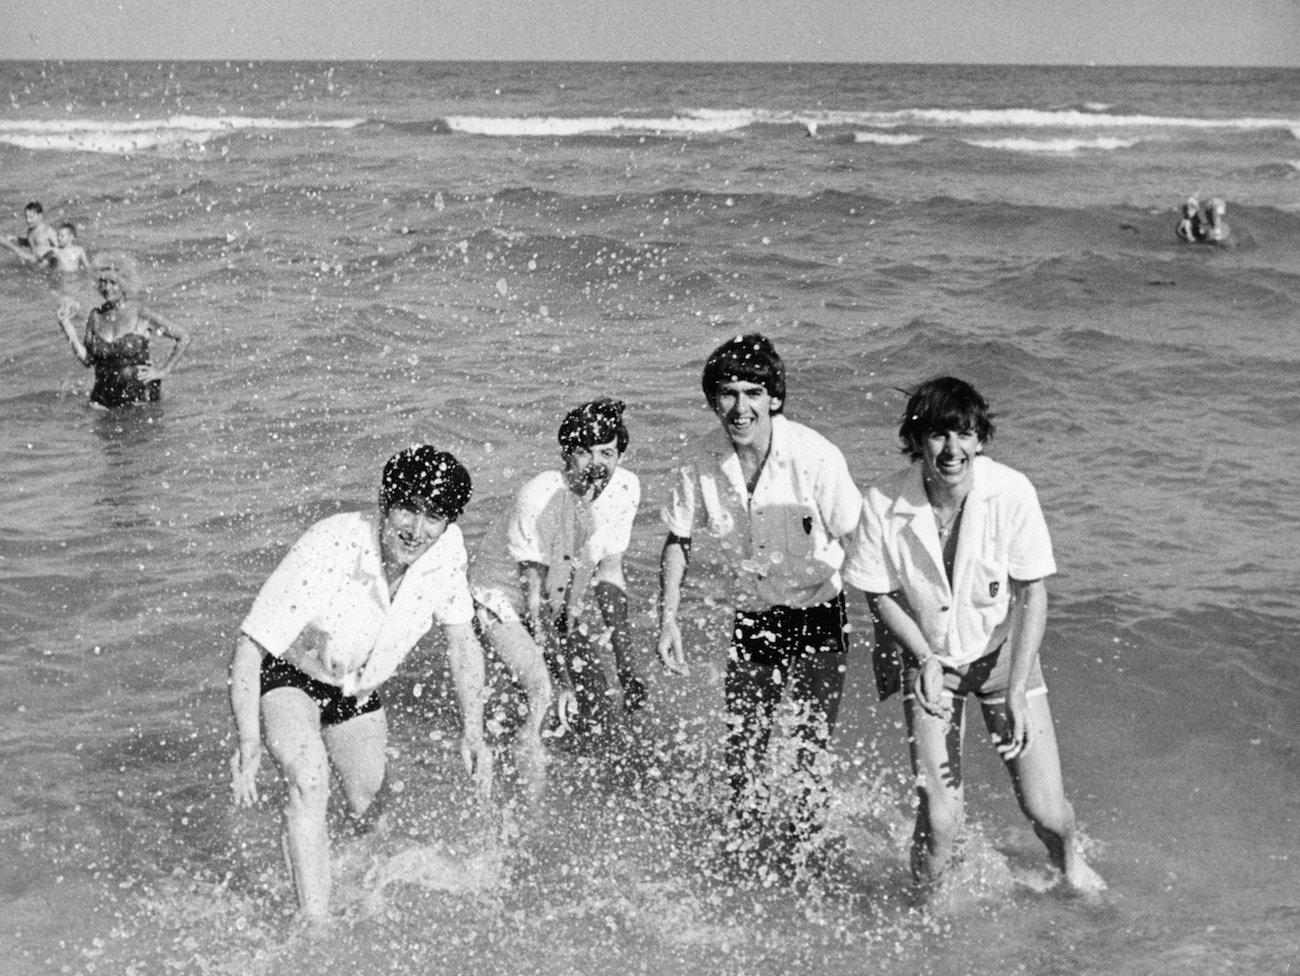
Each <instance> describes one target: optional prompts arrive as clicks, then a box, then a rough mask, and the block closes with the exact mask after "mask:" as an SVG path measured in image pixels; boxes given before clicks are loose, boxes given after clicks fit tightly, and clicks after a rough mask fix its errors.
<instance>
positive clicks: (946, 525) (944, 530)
mask: <svg viewBox="0 0 1300 976" xmlns="http://www.w3.org/2000/svg"><path fill="white" fill-rule="evenodd" d="M930 510H931V511H932V512H934V524H935V526H936V527H937V528H938V529H939V541H940V542H947V541H948V536H949V535H950V534H951V533H952V530H953V527H954V526H955V525H956V524H957V521H958V520H959V519H960V518H961V513H962V512H964V511H965V510H966V499H965V498H963V499H962V500H961V504H960V505H958V506H957V510H956V511H954V512H953V513H952V514H951V515H949V516H948V517H947V518H946V519H942V518H940V517H939V510H938V509H937V508H935V507H934V506H933V505H931V506H930Z"/></svg>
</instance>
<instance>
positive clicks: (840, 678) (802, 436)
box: [658, 334, 862, 829]
mask: <svg viewBox="0 0 1300 976" xmlns="http://www.w3.org/2000/svg"><path fill="white" fill-rule="evenodd" d="M702 386H703V390H704V396H705V399H706V400H707V401H708V404H709V407H710V408H711V409H712V410H713V413H714V415H715V416H716V417H717V418H718V422H719V427H720V429H715V430H714V432H713V434H712V435H710V436H709V437H708V438H707V439H705V440H703V441H702V442H700V443H699V444H698V449H697V450H696V451H695V452H694V455H693V457H692V458H691V459H690V460H689V461H688V462H687V463H686V464H684V465H682V466H681V467H679V468H678V469H677V479H676V482H675V483H674V485H673V489H672V496H671V498H670V499H669V502H668V504H667V505H666V506H664V509H663V513H662V514H663V519H664V524H665V525H666V526H667V528H668V538H667V540H666V541H665V543H664V548H663V554H662V556H661V569H660V573H661V575H660V583H661V599H660V631H659V643H658V651H659V656H660V658H661V660H662V661H663V664H664V667H665V668H667V669H668V670H669V671H670V672H673V673H676V674H685V673H686V659H685V655H684V653H683V648H682V635H681V631H680V629H679V627H678V623H677V614H678V607H679V604H680V601H681V586H682V581H683V580H684V578H685V576H686V568H687V563H688V560H689V557H690V553H691V546H692V537H693V534H694V529H695V525H696V523H697V522H700V521H702V522H703V523H704V525H705V527H706V528H707V530H708V534H709V535H710V536H712V537H713V538H714V539H715V540H716V541H717V543H718V549H719V550H720V553H719V554H720V556H721V562H722V563H723V564H724V567H725V572H726V573H727V574H728V575H729V576H730V577H731V581H732V589H733V596H734V606H735V608H736V609H735V614H734V620H733V624H732V628H731V633H732V640H731V648H730V654H729V658H728V663H727V671H726V679H725V682H726V686H725V698H726V708H727V717H728V723H729V727H730V732H729V734H728V736H727V745H726V765H727V773H728V777H729V780H730V785H731V792H732V806H733V812H735V813H737V814H739V818H740V822H741V824H742V825H744V824H746V823H750V822H752V821H753V814H754V813H755V812H756V811H755V807H756V806H758V805H760V804H761V803H762V797H761V795H758V794H759V793H761V790H759V791H758V793H756V789H757V787H758V783H759V771H760V767H761V766H762V763H763V759H764V757H765V755H766V752H767V747H768V741H769V738H770V736H771V732H772V723H773V716H774V713H775V711H776V708H777V706H778V705H779V704H780V702H781V699H782V697H783V695H784V693H785V691H786V690H787V689H789V691H790V693H791V697H792V699H793V701H794V703H795V704H796V706H797V707H798V709H799V712H800V716H799V718H798V720H797V726H796V728H795V729H794V733H795V736H796V738H797V739H798V740H799V741H801V742H802V743H803V746H804V748H803V749H802V750H801V752H802V756H801V760H802V762H803V765H804V767H805V768H806V769H811V768H812V759H813V758H814V756H815V754H816V752H817V751H818V750H819V749H822V748H824V747H825V746H826V745H827V743H828V742H829V739H830V735H831V732H832V731H833V729H834V727H835V720H836V716H837V714H838V711H839V703H840V696H841V693H842V691H843V687H844V672H845V662H846V658H847V651H848V647H847V640H846V637H845V615H844V597H843V592H842V584H841V581H840V565H841V564H842V563H843V561H844V549H843V546H842V545H841V541H840V540H841V539H843V538H844V537H845V536H848V535H849V534H850V533H852V532H853V530H854V528H855V527H856V526H857V522H858V517H859V515H860V513H861V509H862V496H861V494H860V493H859V492H858V489H857V486H856V485H855V484H854V483H853V478H852V477H851V476H850V474H849V469H848V465H847V464H846V463H845V460H844V455H843V454H841V453H840V451H839V449H838V448H837V447H835V445H833V444H832V443H830V441H828V440H826V438H824V437H822V436H821V435H820V434H818V433H817V432H816V431H814V430H812V429H810V428H808V427H805V426H803V425H802V424H798V423H795V422H794V421H791V420H788V419H786V417H785V414H784V412H783V411H784V408H785V364H784V363H783V362H782V361H781V357H780V356H779V355H777V352H776V349H775V348H774V347H773V346H772V343H771V342H769V341H768V340H767V339H766V338H764V337H763V336H761V335H758V334H750V335H744V336H737V337H736V338H734V339H732V340H730V341H728V342H726V343H723V344H722V345H721V346H720V347H718V348H717V349H716V350H714V352H713V354H712V355H711V356H710V357H709V359H708V361H707V362H706V363H705V366H704V375H703V380H702ZM804 816H805V812H804V811H796V812H795V819H796V823H795V825H794V826H795V827H796V828H797V829H800V828H803V827H806V826H807V824H806V823H802V824H801V823H800V822H798V821H799V820H800V819H801V818H803V817H804Z"/></svg>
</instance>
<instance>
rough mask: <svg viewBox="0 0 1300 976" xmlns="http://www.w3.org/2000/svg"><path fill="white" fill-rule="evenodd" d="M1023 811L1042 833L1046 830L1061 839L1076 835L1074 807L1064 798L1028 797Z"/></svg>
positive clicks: (1024, 801)
mask: <svg viewBox="0 0 1300 976" xmlns="http://www.w3.org/2000/svg"><path fill="white" fill-rule="evenodd" d="M1021 809H1022V810H1023V811H1024V813H1025V816H1027V817H1028V818H1029V819H1030V820H1031V821H1033V823H1034V825H1035V826H1036V827H1038V828H1039V830H1040V832H1041V831H1044V830H1045V831H1048V832H1049V833H1052V834H1056V835H1057V836H1060V837H1068V836H1069V835H1070V834H1072V833H1074V807H1072V806H1070V801H1069V800H1067V799H1065V797H1064V796H1060V797H1056V798H1055V799H1046V798H1042V797H1036V796H1032V795H1031V796H1027V797H1025V798H1024V800H1023V802H1022V803H1021Z"/></svg>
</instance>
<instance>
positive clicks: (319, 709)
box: [230, 444, 492, 924]
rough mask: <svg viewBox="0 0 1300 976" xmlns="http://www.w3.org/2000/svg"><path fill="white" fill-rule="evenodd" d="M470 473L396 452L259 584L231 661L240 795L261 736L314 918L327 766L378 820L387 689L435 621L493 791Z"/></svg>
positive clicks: (322, 875)
mask: <svg viewBox="0 0 1300 976" xmlns="http://www.w3.org/2000/svg"><path fill="white" fill-rule="evenodd" d="M471 491H472V486H471V483H470V476H469V472H467V471H466V470H465V469H464V467H462V466H461V464H460V462H459V461H457V460H456V458H455V457H453V456H452V455H450V454H448V453H446V452H445V451H438V450H435V449H434V448H432V447H430V446H429V445H427V444H425V445H420V446H416V447H409V448H406V449H405V450H402V451H399V452H398V453H397V454H394V455H393V456H392V457H391V458H389V460H388V463H387V464H386V465H385V466H384V471H383V476H382V479H381V481H380V489H379V505H378V508H377V509H375V510H372V511H369V512H342V513H340V514H338V515H332V516H330V517H328V518H325V519H322V520H321V521H319V522H317V523H316V524H315V525H313V526H312V527H311V528H310V529H308V530H307V531H306V533H304V534H303V536H302V537H301V538H300V539H299V540H298V541H297V542H296V543H295V544H294V545H293V547H292V548H291V549H290V550H289V552H288V553H287V554H286V555H285V557H284V558H283V559H282V560H281V561H280V564H279V565H278V566H277V567H276V569H275V571H274V572H273V573H272V574H271V576H270V577H269V578H268V579H267V580H266V582H265V583H264V584H263V585H262V588H261V590H260V591H259V593H258V595H257V599H256V600H254V601H253V606H252V609H250V610H249V612H248V616H246V617H245V618H244V621H243V623H242V624H241V625H240V631H241V632H240V635H239V638H238V640H237V641H236V643H235V649H234V653H233V654H232V656H231V662H230V705H231V710H232V712H233V714H234V720H235V731H236V733H237V736H238V741H239V744H238V747H237V748H236V750H235V753H234V755H233V756H232V757H231V759H230V770H231V788H232V791H233V793H234V800H235V804H236V805H237V806H239V805H251V804H253V803H256V802H257V799H258V792H257V771H258V767H259V765H260V763H261V757H262V741H263V738H265V741H266V747H267V748H268V749H269V750H270V752H271V755H273V756H274V757H275V760H276V763H277V764H278V765H279V767H280V770H281V772H282V773H283V774H284V777H285V779H286V781H287V782H288V793H287V799H286V803H285V809H284V817H285V834H284V848H285V854H286V858H287V860H288V863H289V866H290V869H291V871H292V874H293V882H294V888H295V890H296V892H297V896H298V908H299V911H300V912H301V914H302V916H303V918H304V919H306V920H307V921H309V922H312V923H313V924H321V923H323V922H324V921H325V920H326V919H327V918H328V916H329V900H330V843H329V834H328V831H327V827H326V810H327V807H328V801H329V790H330V772H331V770H333V772H334V773H335V775H337V776H338V779H339V782H340V784H341V785H342V787H343V793H344V795H345V797H346V799H347V802H348V808H349V811H350V813H351V815H352V817H353V818H354V819H355V821H356V823H357V825H358V827H360V828H362V829H366V828H368V827H369V826H371V825H372V824H373V821H374V814H375V807H376V804H375V798H376V796H377V795H378V794H379V790H380V787H381V786H382V785H383V781H384V772H385V764H386V763H385V748H386V745H387V741H388V722H387V718H386V716H385V713H384V707H383V702H382V701H381V700H380V697H379V693H378V688H379V686H380V685H381V684H383V683H384V682H385V681H386V680H387V679H388V678H390V677H391V676H392V675H393V674H394V673H395V672H396V670H397V668H398V666H399V665H400V664H401V663H402V661H403V660H404V659H405V658H406V656H407V655H408V654H409V653H410V651H411V649H412V648H413V647H414V646H415V645H416V644H417V643H418V642H419V640H420V639H421V638H422V637H423V636H424V635H425V633H427V632H428V630H429V628H430V626H431V625H432V624H433V623H434V622H437V623H438V624H440V625H441V626H442V630H443V633H444V635H445V637H446V640H447V658H448V661H449V662H450V665H451V676H452V681H453V683H454V684H455V686H456V694H457V698H458V700H459V704H460V714H461V721H462V730H461V743H460V751H461V759H462V761H463V762H464V764H465V769H466V771H467V772H468V773H469V774H470V775H471V776H472V777H473V778H474V780H475V781H476V782H477V784H478V786H479V788H480V790H481V791H483V792H486V791H487V790H488V789H489V788H490V786H491V783H492V754H491V752H490V751H489V749H488V747H487V745H486V743H485V741H484V735H483V650H482V648H481V647H480V646H479V642H478V639H477V637H476V636H475V633H474V626H473V620H474V604H473V600H472V598H471V597H470V592H469V580H468V578H467V576H466V567H467V564H468V557H467V555H466V553H465V543H464V541H463V539H462V537H461V533H460V529H459V527H457V526H456V524H455V522H456V520H457V519H458V518H460V515H461V512H462V511H463V510H464V508H465V505H466V504H467V503H468V502H469V498H470V494H471Z"/></svg>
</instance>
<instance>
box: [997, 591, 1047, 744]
mask: <svg viewBox="0 0 1300 976" xmlns="http://www.w3.org/2000/svg"><path fill="white" fill-rule="evenodd" d="M1046 632H1047V583H1046V582H1045V581H1043V580H1041V579H1037V580H1018V579H1013V580H1011V633H1010V634H1009V635H1008V637H1007V645H1008V647H1009V648H1010V652H1011V679H1010V681H1011V685H1010V688H1009V689H1008V691H1007V717H1008V718H1009V719H1010V721H1011V738H1010V740H1009V741H1007V742H1004V743H1002V744H1001V745H999V747H998V751H999V752H1001V753H1002V756H1003V758H1004V759H1014V758H1015V757H1016V756H1018V755H1020V753H1022V752H1024V751H1025V750H1026V749H1028V748H1029V747H1030V745H1032V741H1031V738H1030V722H1029V705H1028V702H1027V699H1026V697H1025V690H1026V687H1027V686H1028V684H1029V675H1030V672H1031V671H1032V670H1033V667H1034V662H1035V661H1037V660H1038V652H1039V650H1040V649H1041V648H1042V646H1043V634H1045V633H1046Z"/></svg>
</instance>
